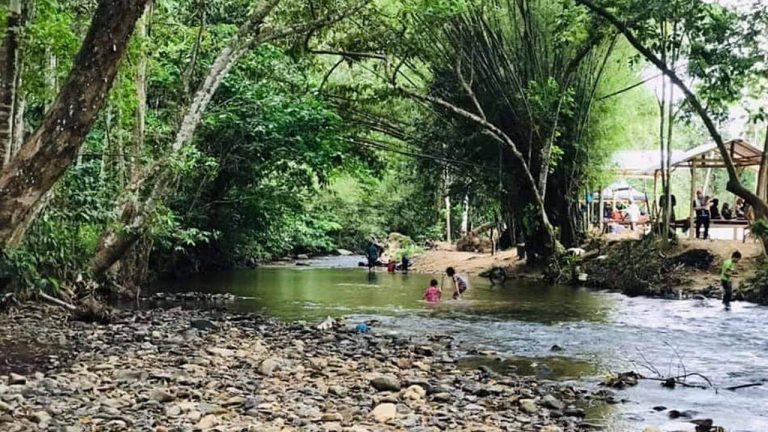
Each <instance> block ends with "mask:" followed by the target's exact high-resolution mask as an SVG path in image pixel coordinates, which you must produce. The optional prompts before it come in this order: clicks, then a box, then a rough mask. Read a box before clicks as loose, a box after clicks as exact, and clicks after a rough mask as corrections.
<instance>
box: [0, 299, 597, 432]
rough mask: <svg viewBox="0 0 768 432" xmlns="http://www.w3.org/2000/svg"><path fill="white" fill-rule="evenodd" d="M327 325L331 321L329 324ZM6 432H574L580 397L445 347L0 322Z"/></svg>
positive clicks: (377, 338) (50, 316) (140, 323)
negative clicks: (480, 364)
mask: <svg viewBox="0 0 768 432" xmlns="http://www.w3.org/2000/svg"><path fill="white" fill-rule="evenodd" d="M326 324H328V323H326ZM0 328H2V329H3V331H2V334H0V360H3V361H1V362H0V363H1V364H2V367H3V368H4V369H3V370H2V371H0V373H2V374H4V375H0V430H3V431H8V432H12V431H14V432H15V431H32V430H50V431H66V432H75V431H125V430H131V431H133V430H150V431H158V432H159V431H197V430H203V431H204V430H218V431H243V430H253V431H291V430H302V431H386V430H409V431H439V430H462V431H469V430H477V431H495V430H505V431H543V432H554V431H561V430H562V431H575V430H587V429H589V428H591V427H592V426H591V425H589V424H588V423H585V422H583V421H582V418H583V416H584V410H583V407H586V406H588V405H589V404H590V403H593V402H594V403H597V402H596V401H595V400H594V399H593V397H594V396H593V395H590V394H588V393H587V392H585V391H582V390H578V389H574V388H572V387H568V386H562V385H557V384H555V383H546V382H537V381H535V380H533V379H530V378H518V377H514V376H504V377H501V376H497V375H495V374H494V373H493V372H491V371H490V370H487V369H484V368H481V369H478V370H462V369H460V368H458V367H457V365H456V357H457V356H458V353H457V352H456V351H455V347H454V345H453V343H452V341H451V339H450V338H448V337H431V338H426V339H425V340H424V341H418V342H410V341H406V340H402V339H398V338H397V337H393V336H385V335H377V334H376V332H375V329H373V331H372V333H368V334H361V333H357V332H355V330H354V328H352V327H346V326H343V325H338V326H335V327H333V328H330V329H325V330H321V329H319V328H318V327H317V325H307V324H302V323H293V324H290V323H280V322H276V321H271V320H267V319H264V318H262V317H260V316H257V315H232V314H226V313H224V312H211V311H208V312H206V311H184V310H181V309H172V310H152V311H139V312H120V313H118V315H117V316H116V317H115V319H114V320H113V322H112V323H111V324H109V325H97V324H86V323H81V322H74V321H69V320H68V319H67V317H66V315H65V314H64V313H63V312H61V311H59V310H57V309H51V308H48V307H43V306H24V307H22V308H20V309H15V310H12V311H10V312H6V313H3V314H0Z"/></svg>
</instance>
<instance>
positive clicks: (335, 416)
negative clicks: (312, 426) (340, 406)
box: [320, 413, 344, 422]
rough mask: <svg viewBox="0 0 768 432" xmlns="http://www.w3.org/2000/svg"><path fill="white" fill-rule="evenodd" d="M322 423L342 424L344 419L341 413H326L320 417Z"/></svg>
mask: <svg viewBox="0 0 768 432" xmlns="http://www.w3.org/2000/svg"><path fill="white" fill-rule="evenodd" d="M320 421H322V422H341V421H344V417H343V416H342V415H341V414H339V413H325V414H323V416H322V417H320Z"/></svg>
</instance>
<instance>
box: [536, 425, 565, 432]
mask: <svg viewBox="0 0 768 432" xmlns="http://www.w3.org/2000/svg"><path fill="white" fill-rule="evenodd" d="M539 432H563V430H562V429H560V427H559V426H555V425H546V426H544V427H543V428H541V429H539Z"/></svg>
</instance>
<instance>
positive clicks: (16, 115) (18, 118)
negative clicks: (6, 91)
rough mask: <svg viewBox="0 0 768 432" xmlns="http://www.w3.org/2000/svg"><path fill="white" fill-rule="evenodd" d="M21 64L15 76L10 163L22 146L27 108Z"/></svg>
mask: <svg viewBox="0 0 768 432" xmlns="http://www.w3.org/2000/svg"><path fill="white" fill-rule="evenodd" d="M22 73H23V64H21V63H20V64H19V73H18V75H17V76H16V102H15V103H14V104H13V136H12V137H11V147H10V151H9V153H10V155H9V157H8V163H10V162H11V161H12V160H13V159H14V158H15V157H16V154H17V153H19V149H20V148H21V146H22V144H24V138H25V136H24V112H25V111H26V108H27V100H26V98H25V96H24V91H23V90H22Z"/></svg>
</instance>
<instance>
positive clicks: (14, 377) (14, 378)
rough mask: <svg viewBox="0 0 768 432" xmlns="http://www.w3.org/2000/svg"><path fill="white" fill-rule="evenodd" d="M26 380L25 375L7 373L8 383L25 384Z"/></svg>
mask: <svg viewBox="0 0 768 432" xmlns="http://www.w3.org/2000/svg"><path fill="white" fill-rule="evenodd" d="M26 382H27V377H25V376H24V375H19V374H15V373H11V374H9V375H8V384H10V385H21V384H26Z"/></svg>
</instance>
